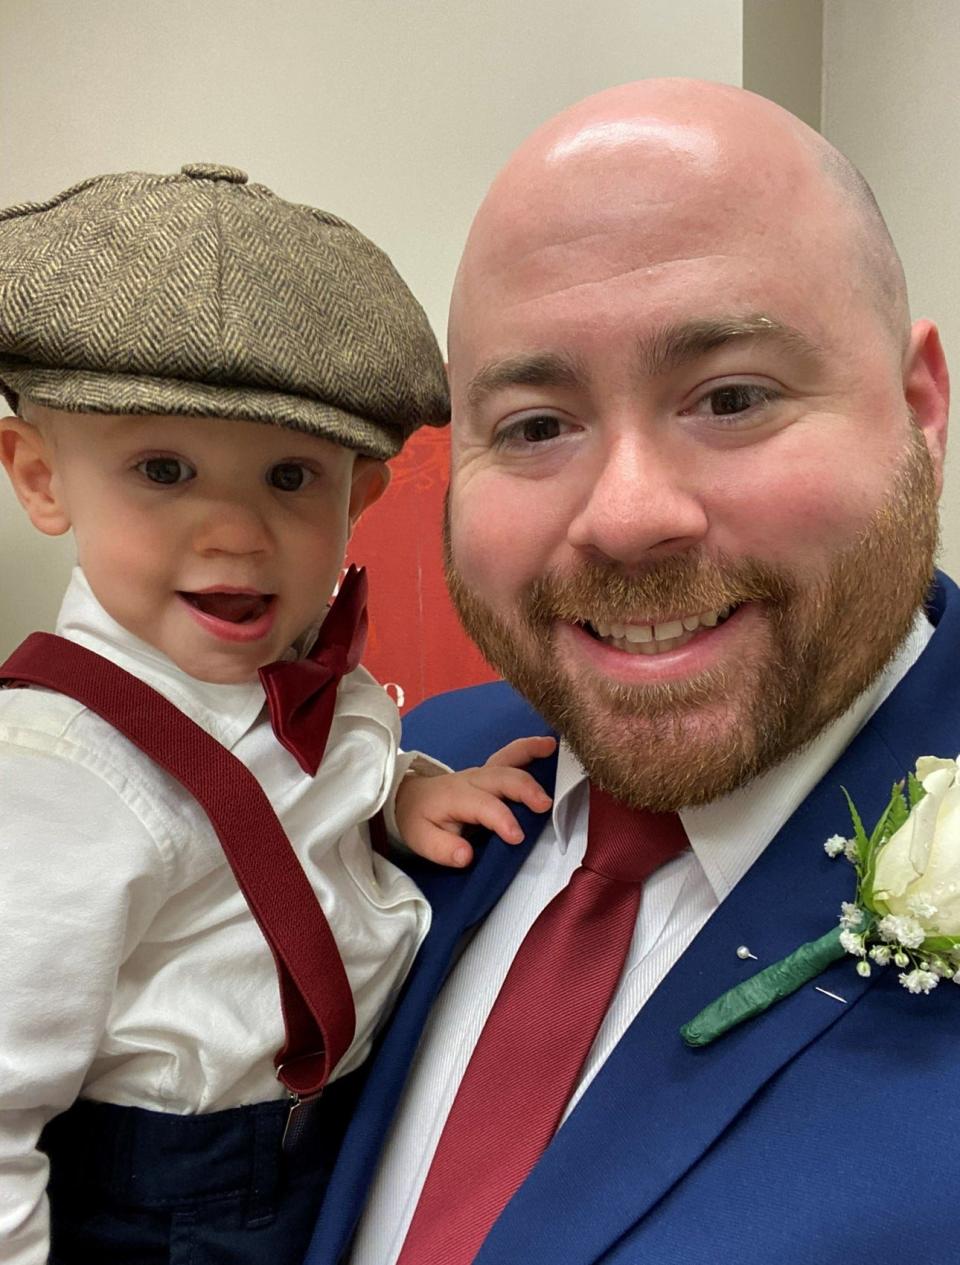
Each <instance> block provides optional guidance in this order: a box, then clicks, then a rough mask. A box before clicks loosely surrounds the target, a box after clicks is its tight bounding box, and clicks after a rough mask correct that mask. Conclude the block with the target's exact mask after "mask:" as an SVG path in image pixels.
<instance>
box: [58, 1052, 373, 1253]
mask: <svg viewBox="0 0 960 1265" xmlns="http://www.w3.org/2000/svg"><path fill="white" fill-rule="evenodd" d="M359 1080H360V1077H359V1075H358V1074H356V1073H355V1074H354V1075H352V1076H348V1077H345V1078H344V1079H343V1080H340V1081H335V1082H334V1083H333V1084H332V1085H331V1086H329V1088H328V1089H327V1090H325V1091H324V1094H323V1097H322V1098H321V1099H320V1100H319V1102H317V1103H316V1104H315V1105H314V1106H313V1107H312V1108H311V1114H310V1119H309V1124H308V1126H307V1129H306V1132H305V1134H304V1135H303V1137H302V1138H301V1139H300V1140H299V1142H298V1144H297V1147H296V1149H295V1150H294V1152H293V1153H292V1154H288V1153H285V1152H284V1151H283V1150H282V1149H281V1139H282V1136H283V1129H284V1125H285V1123H286V1117H287V1109H288V1107H287V1103H286V1102H271V1103H259V1104H257V1105H255V1106H252V1107H237V1108H234V1109H232V1110H229V1111H217V1112H212V1113H210V1114H209V1115H198V1116H173V1115H166V1114H165V1113H162V1112H156V1111H145V1110H142V1109H141V1108H139V1107H117V1106H113V1105H112V1104H109V1103H93V1102H86V1101H80V1102H77V1103H74V1105H73V1106H72V1107H71V1108H70V1110H69V1111H66V1112H64V1113H63V1115H61V1116H57V1117H56V1119H54V1120H52V1121H51V1122H50V1124H49V1125H48V1126H47V1128H46V1129H45V1130H44V1133H43V1137H42V1139H41V1147H42V1149H43V1150H45V1151H46V1152H47V1154H48V1155H49V1157H50V1183H49V1187H48V1190H49V1196H50V1214H51V1242H52V1246H51V1254H50V1265H300V1262H301V1261H302V1259H303V1256H304V1255H305V1253H306V1250H307V1245H308V1243H309V1242H310V1236H311V1232H312V1230H313V1226H314V1223H315V1221H316V1216H317V1209H318V1208H319V1207H320V1200H321V1198H322V1196H323V1192H324V1189H325V1188H326V1184H327V1180H328V1178H329V1175H330V1170H331V1168H332V1167H333V1162H334V1160H335V1158H336V1154H337V1151H338V1149H339V1146H340V1141H341V1139H342V1137H343V1133H344V1129H345V1128H346V1124H347V1122H348V1120H349V1117H350V1113H351V1110H352V1108H353V1104H354V1101H355V1100H356V1096H357V1092H358V1090H359Z"/></svg>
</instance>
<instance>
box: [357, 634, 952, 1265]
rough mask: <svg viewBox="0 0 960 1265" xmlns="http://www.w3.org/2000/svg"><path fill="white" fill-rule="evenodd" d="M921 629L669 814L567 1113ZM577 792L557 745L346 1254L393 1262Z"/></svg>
mask: <svg viewBox="0 0 960 1265" xmlns="http://www.w3.org/2000/svg"><path fill="white" fill-rule="evenodd" d="M932 633H933V629H932V627H931V625H930V623H929V621H928V620H927V619H926V617H925V616H923V615H918V617H917V620H916V622H915V624H914V627H913V630H912V631H911V633H910V636H909V637H908V639H907V641H906V642H905V643H904V645H903V647H902V648H901V650H900V651H899V653H898V654H897V656H896V657H895V659H894V660H893V661H892V662H891V663H890V665H889V666H888V668H887V669H886V671H885V672H883V673H882V674H881V676H880V677H878V679H877V680H876V681H875V682H874V683H873V685H872V686H871V687H870V689H869V690H867V691H866V692H865V693H864V694H862V695H861V696H860V698H859V699H857V701H856V702H855V703H854V705H853V706H852V707H851V708H850V709H849V711H847V712H846V713H845V714H844V715H843V716H842V717H841V718H840V719H839V720H837V721H835V722H834V723H833V724H832V725H830V726H828V727H827V728H826V729H825V730H824V731H823V732H822V733H821V734H819V735H818V737H817V738H816V739H814V741H813V742H811V743H810V744H809V745H808V746H806V747H804V748H803V749H802V750H801V751H799V752H796V753H795V754H794V755H792V756H790V757H789V758H788V759H786V760H784V761H783V762H782V763H781V764H779V765H777V766H776V767H775V768H773V769H770V770H769V771H768V772H767V773H765V774H763V775H762V776H760V777H758V778H756V779H754V781H752V782H750V783H748V784H747V785H746V786H743V787H741V788H740V789H738V790H737V791H735V792H733V793H732V794H731V795H728V796H726V797H724V798H723V799H720V800H717V801H715V802H714V803H712V804H705V805H704V806H702V807H700V808H690V809H684V810H683V811H682V812H681V813H680V817H681V820H682V821H683V825H684V828H685V829H686V832H687V835H688V837H689V839H690V851H688V852H684V853H682V854H681V855H680V856H678V857H676V858H675V859H674V860H672V861H670V862H669V863H668V864H666V865H664V866H663V867H662V868H661V869H659V870H657V871H656V872H655V873H654V874H653V875H651V877H650V878H649V879H647V882H646V884H645V885H644V890H643V900H642V901H641V903H640V910H639V913H638V916H637V924H636V928H635V930H634V935H633V940H632V943H631V945H630V949H629V951H628V955H627V960H626V964H625V966H624V970H623V974H622V975H621V977H620V981H619V984H618V986H617V989H616V992H615V993H614V997H613V1000H612V1001H611V1004H610V1007H609V1009H608V1011H607V1014H606V1016H605V1017H604V1020H603V1022H602V1024H601V1026H600V1030H599V1031H598V1033H597V1036H596V1039H595V1041H594V1043H593V1047H592V1049H591V1051H590V1053H589V1055H588V1056H587V1059H586V1062H585V1063H584V1067H583V1070H582V1072H581V1076H580V1081H579V1084H578V1086H577V1089H576V1091H575V1093H574V1094H573V1097H572V1098H571V1101H570V1103H569V1104H568V1106H567V1112H568V1113H569V1112H570V1111H571V1110H572V1109H573V1107H574V1106H575V1104H576V1103H577V1102H578V1101H579V1099H580V1097H581V1096H582V1094H583V1093H584V1091H585V1089H586V1088H587V1086H588V1085H589V1084H590V1082H591V1081H592V1080H593V1078H594V1076H596V1074H597V1072H598V1071H599V1070H600V1068H601V1067H602V1066H603V1064H604V1062H605V1060H606V1059H607V1057H608V1056H609V1055H610V1053H611V1052H612V1050H613V1048H614V1046H615V1045H616V1044H617V1042H618V1041H619V1040H620V1038H621V1037H622V1036H623V1034H624V1033H625V1032H626V1030H627V1028H628V1027H629V1026H630V1024H631V1023H632V1022H633V1020H634V1019H635V1018H636V1016H637V1015H638V1014H639V1012H640V1010H641V1009H642V1008H643V1006H644V1005H645V1004H646V1002H647V1000H648V999H649V998H650V996H651V995H652V994H653V991H654V989H656V987H657V985H658V984H659V983H660V982H661V980H662V979H663V978H664V976H665V975H666V974H667V972H668V971H669V970H670V968H671V967H672V966H673V965H674V964H675V963H676V962H677V960H678V959H679V957H680V955H681V954H682V953H683V951H684V950H685V949H686V948H687V946H688V945H689V944H690V942H691V941H692V940H693V938H694V936H695V935H696V934H697V932H698V931H699V930H700V928H701V927H702V926H703V925H704V923H705V922H706V921H707V919H708V918H709V917H710V915H711V914H712V913H713V911H714V910H715V909H717V908H718V906H719V905H720V903H721V902H722V901H723V900H724V899H725V898H726V897H727V896H728V895H729V894H730V892H731V891H732V890H733V887H734V886H735V885H736V883H738V882H739V880H740V879H741V878H742V877H743V876H744V875H745V874H746V872H747V870H748V869H749V868H750V866H751V865H753V863H754V861H756V860H757V858H758V857H759V856H760V854H761V852H762V851H763V850H764V848H765V847H766V846H767V844H768V843H770V841H771V840H772V839H773V837H774V835H776V834H777V832H778V831H779V830H780V828H781V826H783V824H784V823H785V822H786V821H787V819H788V818H789V817H790V816H791V815H792V814H793V812H794V811H795V809H796V808H798V807H799V805H800V804H801V803H802V801H803V800H804V799H805V798H806V796H807V794H808V793H809V791H810V790H812V788H813V787H814V786H815V785H816V784H817V782H819V781H820V779H821V778H822V777H823V776H824V775H825V774H826V773H827V771H828V770H829V769H830V767H831V766H832V765H833V764H834V763H835V761H836V760H837V758H838V757H839V756H840V754H841V753H842V752H843V751H844V749H845V748H846V747H847V746H848V745H849V744H850V742H851V741H852V740H853V738H854V736H855V735H856V733H857V732H858V730H859V729H860V728H861V727H862V726H863V724H864V723H865V722H866V721H867V720H868V719H869V717H870V716H871V715H872V714H873V712H874V711H875V710H876V709H877V708H878V707H879V706H880V704H881V703H882V702H883V700H884V699H885V698H886V697H887V695H888V694H889V693H890V691H891V690H892V689H893V688H894V686H895V685H896V684H897V683H898V682H899V681H900V679H901V678H902V677H903V676H904V674H905V673H906V672H907V670H908V669H909V668H910V667H912V665H913V664H914V662H915V661H916V659H917V658H918V657H919V655H920V653H921V652H922V650H923V648H924V646H925V645H926V644H927V641H928V640H929V638H930V636H931V635H932ZM918 754H920V753H918ZM588 804H589V784H588V782H587V778H586V774H585V773H584V770H583V768H582V767H581V765H580V764H579V762H578V761H577V759H576V757H575V756H574V755H573V754H572V752H571V751H570V750H569V748H567V747H566V746H564V745H562V744H561V747H560V755H559V761H558V765H557V781H556V788H555V791H554V802H553V812H552V816H551V821H550V823H549V824H548V825H547V826H546V827H545V828H544V830H543V831H542V832H541V835H540V838H539V839H538V841H537V843H536V844H535V845H534V847H533V848H532V850H531V851H530V853H529V855H528V857H527V859H526V860H525V861H524V863H523V865H522V867H521V868H520V870H519V871H518V873H517V876H516V877H515V878H514V880H513V882H512V883H511V884H510V886H509V888H508V889H507V891H506V892H505V893H504V895H503V896H502V897H501V899H500V901H499V902H498V904H497V905H496V907H495V908H494V909H493V911H492V912H491V914H490V915H489V917H488V918H487V919H486V921H485V922H484V923H483V925H482V926H481V927H480V929H479V930H478V931H477V933H476V935H475V936H474V937H473V939H472V940H471V942H470V944H469V946H468V947H467V949H466V950H465V952H464V953H463V956H462V957H461V958H460V960H459V962H458V963H457V965H456V967H455V968H454V970H453V971H452V972H451V974H450V977H449V979H448V980H447V983H446V984H445V985H444V988H443V990H442V992H441V993H440V996H439V998H438V1000H437V1002H436V1004H435V1005H434V1008H433V1011H432V1013H431V1016H430V1020H429V1022H428V1024H427V1027H426V1029H425V1030H424V1034H423V1037H422V1039H421V1041H420V1045H419V1047H418V1050H417V1054H416V1058H415V1060H414V1063H413V1068H412V1070H411V1074H410V1080H409V1082H408V1084H407V1088H406V1091H405V1094H404V1097H403V1099H402V1100H401V1104H400V1109H399V1111H398V1114H397V1117H396V1120H395V1122H394V1126H393V1129H392V1131H391V1133H390V1135H389V1136H388V1139H387V1143H386V1146H385V1149H384V1152H383V1155H382V1157H381V1160H380V1165H379V1168H378V1170H377V1173H376V1176H375V1179H374V1182H373V1185H372V1187H371V1191H370V1197H369V1199H368V1202H367V1207H366V1211H365V1212H364V1215H363V1217H362V1219H361V1221H360V1226H359V1229H358V1232H357V1236H356V1239H355V1242H354V1247H353V1252H352V1255H351V1257H350V1261H351V1265H394V1262H395V1261H396V1259H397V1256H398V1255H399V1252H400V1249H401V1247H402V1245H403V1240H404V1238H405V1237H406V1233H407V1229H408V1227H409V1225H410V1221H411V1219H412V1217H413V1213H414V1209H415V1208H416V1205H417V1201H418V1199H419V1198H420V1191H421V1189H422V1187H423V1183H424V1181H425V1179H426V1176H427V1171H428V1170H429V1168H430V1163H431V1161H432V1159H433V1153H434V1151H435V1150H436V1147H437V1143H438V1141H439V1139H440V1134H441V1132H442V1130H443V1126H444V1124H445V1123H446V1119H447V1115H448V1113H449V1111H450V1107H451V1106H452V1104H453V1100H454V1097H455V1096H456V1092H457V1089H458V1088H459V1086H460V1081H461V1079H462V1077H463V1074H464V1071H465V1070H466V1067H467V1064H468V1062H469V1060H470V1056H471V1054H472V1053H473V1048H474V1046H475V1045H476V1043H477V1039H478V1037H479V1036H480V1033H481V1031H482V1029H483V1025H484V1024H485V1022H486V1020H487V1016H488V1014H489V1013H490V1010H491V1008H492V1007H493V1003H494V1001H495V1000H496V997H497V994H498V993H499V991H500V986H501V985H502V983H503V981H504V979H505V977H506V974H507V971H508V970H509V968H510V964H511V963H512V961H513V959H514V956H515V955H516V952H517V950H518V949H519V947H520V944H521V943H522V941H523V939H524V937H525V936H526V934H527V931H528V930H529V929H530V927H531V925H532V924H533V922H534V921H535V919H536V918H537V917H538V915H539V914H540V912H541V910H542V909H543V908H544V907H545V906H546V905H547V904H548V903H549V902H550V901H551V900H552V899H553V897H554V896H555V895H556V894H557V892H559V891H560V890H561V888H563V887H565V886H566V884H567V883H568V882H569V880H570V876H571V875H572V873H573V871H574V870H575V869H576V868H577V866H578V865H579V864H580V862H581V860H582V859H583V854H584V851H585V850H586V845H587V815H588ZM735 948H736V946H735V945H732V946H731V952H733V951H734V949H735Z"/></svg>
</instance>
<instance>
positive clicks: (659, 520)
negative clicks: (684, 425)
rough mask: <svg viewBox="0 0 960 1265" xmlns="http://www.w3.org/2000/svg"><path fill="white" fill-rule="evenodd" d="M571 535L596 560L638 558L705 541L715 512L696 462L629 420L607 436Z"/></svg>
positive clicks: (621, 561) (623, 562) (634, 561)
mask: <svg viewBox="0 0 960 1265" xmlns="http://www.w3.org/2000/svg"><path fill="white" fill-rule="evenodd" d="M584 476H585V477H586V478H587V479H589V483H588V485H587V487H586V489H585V493H584V497H583V500H582V502H581V504H580V506H579V508H578V510H577V512H576V513H575V514H574V516H573V518H572V519H571V521H570V525H569V528H568V531H567V539H568V541H569V543H570V544H571V545H572V547H573V548H574V549H576V550H577V551H578V552H580V553H582V554H585V555H587V556H589V557H590V558H591V559H592V560H594V561H598V562H603V561H611V562H617V563H619V564H620V565H622V566H631V565H636V564H641V563H644V562H649V561H652V560H655V559H657V558H662V557H666V556H668V555H670V554H673V553H681V552H684V551H685V550H687V549H692V548H694V547H695V546H696V545H699V544H701V543H702V541H703V539H704V537H705V536H706V534H707V530H708V526H709V520H708V516H707V511H706V507H705V504H704V500H703V497H702V488H701V487H700V486H699V483H700V480H699V476H698V474H697V472H696V470H695V469H693V468H692V466H691V465H689V464H688V463H685V462H684V461H683V454H681V453H679V452H677V451H676V450H675V449H674V448H673V447H672V446H671V447H664V446H661V445H658V443H657V438H656V436H655V435H649V434H643V433H639V431H638V430H637V429H636V428H627V429H625V431H624V432H623V433H621V434H618V435H615V436H613V437H612V438H611V439H610V440H608V441H607V442H605V443H604V444H602V445H601V446H600V448H599V451H598V454H597V461H596V464H595V465H594V466H593V468H592V470H589V471H588V470H584Z"/></svg>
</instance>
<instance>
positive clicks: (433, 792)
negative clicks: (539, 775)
mask: <svg viewBox="0 0 960 1265" xmlns="http://www.w3.org/2000/svg"><path fill="white" fill-rule="evenodd" d="M556 745H557V743H556V739H554V738H518V739H517V740H516V741H515V742H510V743H508V744H507V745H506V746H505V747H501V748H500V750H499V751H495V752H494V753H493V755H492V756H491V757H490V759H489V760H488V761H487V762H486V764H484V765H483V766H482V767H481V768H478V769H464V770H463V772H462V773H439V774H437V775H436V776H435V777H423V776H418V775H417V774H411V775H410V776H409V777H405V778H404V779H403V781H402V782H401V783H400V786H399V787H398V788H397V801H396V805H395V809H394V811H395V814H396V819H397V826H398V827H399V829H400V834H401V836H402V837H403V841H404V843H406V845H407V847H409V848H410V849H411V851H413V852H416V853H417V855H418V856H422V857H425V858H426V859H427V860H428V861H435V862H436V863H437V864H438V865H454V866H458V867H461V868H462V867H463V866H465V865H469V863H470V862H471V861H472V859H473V848H471V847H470V845H469V843H467V841H466V840H465V839H462V838H461V837H460V830H461V828H462V827H463V826H466V825H469V826H486V827H487V829H488V830H492V831H494V832H495V833H496V834H498V835H499V836H500V838H501V839H503V840H504V842H506V843H521V842H522V841H523V831H522V830H521V829H520V826H519V824H518V823H517V819H516V817H514V815H513V813H512V812H511V811H510V809H509V808H508V807H507V805H506V804H505V803H504V802H503V801H504V800H505V799H512V800H515V801H516V802H517V803H520V804H526V806H527V807H528V808H530V809H532V810H533V811H534V812H537V813H542V812H546V810H547V809H548V808H549V807H550V804H551V803H552V801H551V799H550V796H549V795H548V794H547V792H546V791H545V790H544V789H543V787H542V786H541V785H540V783H539V782H537V781H536V780H535V779H534V778H533V777H531V775H530V774H529V773H526V772H525V771H524V769H523V767H522V766H523V765H525V764H529V763H530V761H531V760H537V759H540V758H541V757H542V756H548V755H550V754H551V752H552V751H553V749H554V747H555V746H556Z"/></svg>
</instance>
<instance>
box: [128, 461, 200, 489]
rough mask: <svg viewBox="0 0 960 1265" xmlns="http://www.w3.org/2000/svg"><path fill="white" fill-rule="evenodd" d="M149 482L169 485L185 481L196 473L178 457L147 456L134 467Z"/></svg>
mask: <svg viewBox="0 0 960 1265" xmlns="http://www.w3.org/2000/svg"><path fill="white" fill-rule="evenodd" d="M136 468H137V469H138V470H139V471H140V473H141V474H142V475H144V476H145V477H146V478H148V479H149V480H150V482H151V483H162V484H164V485H165V486H170V485H172V484H174V483H186V482H187V480H188V479H192V478H193V477H194V475H195V474H196V473H197V472H196V470H194V469H193V467H192V466H188V465H187V463H186V462H185V461H181V460H180V458H179V457H147V459H146V460H145V461H140V462H138V463H137V467H136Z"/></svg>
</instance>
